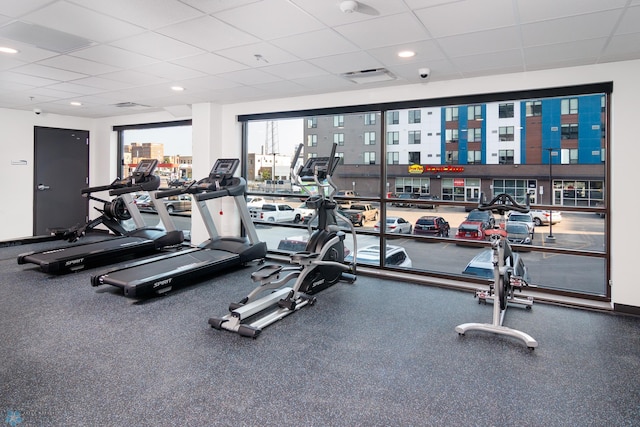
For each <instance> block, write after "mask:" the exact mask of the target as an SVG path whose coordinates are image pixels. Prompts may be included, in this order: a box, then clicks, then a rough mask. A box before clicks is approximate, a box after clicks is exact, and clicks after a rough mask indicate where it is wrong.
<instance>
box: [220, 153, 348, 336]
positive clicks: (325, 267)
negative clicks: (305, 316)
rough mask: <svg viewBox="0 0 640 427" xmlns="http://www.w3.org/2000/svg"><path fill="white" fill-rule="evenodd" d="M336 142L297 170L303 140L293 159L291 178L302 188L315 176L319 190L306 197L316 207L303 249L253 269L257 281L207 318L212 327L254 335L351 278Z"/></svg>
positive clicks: (242, 334) (254, 279) (253, 276)
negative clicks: (337, 197)
mask: <svg viewBox="0 0 640 427" xmlns="http://www.w3.org/2000/svg"><path fill="white" fill-rule="evenodd" d="M336 147H337V145H336V144H334V145H333V148H332V151H331V155H330V156H329V157H312V158H309V159H308V160H307V161H306V162H305V164H304V165H303V166H302V167H300V169H299V170H298V171H297V172H296V171H295V165H296V163H297V159H298V157H299V156H300V152H301V151H302V145H300V146H298V149H297V151H296V154H295V156H294V158H293V162H292V165H291V176H292V178H293V179H294V182H295V183H296V184H299V185H300V187H301V188H305V189H306V187H305V186H304V185H302V181H307V182H309V181H313V182H315V184H316V185H317V187H318V189H319V191H318V194H315V195H312V196H310V197H309V198H308V199H307V201H306V203H307V206H310V207H312V208H313V209H315V213H314V214H313V216H312V217H311V219H310V220H309V225H308V229H309V231H310V232H311V229H312V222H313V221H314V220H315V218H317V219H318V226H317V229H316V230H315V231H313V233H311V235H310V237H309V240H308V242H307V246H306V248H305V251H302V252H297V253H294V254H292V255H291V256H290V262H291V265H290V266H282V265H275V264H267V265H263V266H262V267H261V268H259V269H258V270H257V271H255V272H254V273H252V274H251V279H252V280H253V282H255V283H258V284H259V285H258V286H257V287H256V288H255V289H254V290H253V291H252V292H251V293H249V295H247V296H246V297H245V298H243V299H242V300H241V301H240V302H238V303H233V304H231V305H230V306H229V311H230V313H229V314H227V315H225V316H222V317H211V318H210V319H209V325H211V327H212V328H215V329H218V330H223V329H224V330H228V331H231V332H236V333H238V334H240V335H241V336H245V337H251V338H257V337H258V335H259V334H260V333H261V332H262V329H264V328H265V327H267V326H269V325H271V324H273V323H275V322H276V321H278V320H280V319H282V318H284V317H286V316H288V315H289V314H292V313H294V312H296V311H297V310H299V309H301V308H302V307H305V306H306V305H313V304H314V303H315V302H316V297H315V296H314V295H315V294H316V293H318V292H320V291H321V290H323V289H326V288H328V287H329V286H331V285H333V284H335V283H337V282H339V281H345V282H347V283H353V282H355V280H356V266H355V260H354V261H353V262H352V263H351V264H345V262H344V259H345V246H344V240H345V237H346V234H345V232H344V231H341V230H340V229H339V227H338V219H339V220H341V221H343V222H345V223H346V224H348V225H349V228H350V230H351V233H352V236H353V244H354V251H356V232H355V228H354V227H353V224H351V222H350V221H349V219H347V218H345V217H344V216H342V215H340V214H339V213H338V212H337V210H336V206H337V204H336V202H335V201H334V199H333V196H334V194H335V192H336V191H337V186H336V185H335V184H334V183H333V181H332V179H331V175H332V174H333V171H334V170H335V167H336V166H337V163H338V160H339V159H338V158H336V157H335V151H336ZM325 189H330V191H329V195H328V197H326V196H325V195H324V193H325ZM354 258H355V257H354ZM290 281H294V283H293V285H292V286H290V287H287V286H284V285H285V284H287V283H288V282H290ZM265 294H266V295H265Z"/></svg>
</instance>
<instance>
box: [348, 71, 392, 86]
mask: <svg viewBox="0 0 640 427" xmlns="http://www.w3.org/2000/svg"><path fill="white" fill-rule="evenodd" d="M341 76H342V77H344V78H345V79H347V80H351V81H352V82H354V83H358V84H364V83H378V82H387V81H391V80H395V79H396V76H394V75H393V74H392V73H391V71H389V70H387V69H386V68H372V69H371V70H360V71H350V72H348V73H342V74H341Z"/></svg>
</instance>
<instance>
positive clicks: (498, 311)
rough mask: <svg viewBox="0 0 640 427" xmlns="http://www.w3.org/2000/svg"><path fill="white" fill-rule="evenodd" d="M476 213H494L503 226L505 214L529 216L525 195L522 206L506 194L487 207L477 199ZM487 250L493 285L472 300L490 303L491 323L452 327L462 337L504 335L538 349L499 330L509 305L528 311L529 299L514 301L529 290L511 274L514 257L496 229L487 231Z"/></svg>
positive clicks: (502, 233) (513, 333)
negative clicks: (490, 255)
mask: <svg viewBox="0 0 640 427" xmlns="http://www.w3.org/2000/svg"><path fill="white" fill-rule="evenodd" d="M480 200H481V202H480V204H479V206H478V209H480V210H492V211H498V213H499V214H500V216H501V221H500V222H501V224H503V223H504V214H505V212H506V211H510V210H514V211H517V212H525V213H526V212H529V196H528V195H527V201H526V206H523V205H519V204H518V203H516V201H515V200H514V199H513V198H512V197H511V196H510V195H508V194H504V193H503V194H499V195H497V196H496V197H495V198H494V199H493V200H491V201H490V202H489V203H486V204H485V203H483V202H482V200H484V198H483V197H482V195H481V197H480ZM487 234H489V235H490V240H491V250H492V252H493V266H494V274H493V283H492V284H491V285H490V286H489V291H488V292H487V291H485V290H477V291H476V294H475V296H476V297H477V298H478V299H479V300H478V301H479V302H485V303H486V301H492V302H493V322H492V323H490V324H489V323H464V324H462V325H458V326H456V332H458V334H459V335H464V334H465V333H466V332H468V331H471V330H477V331H486V332H492V333H495V334H501V335H507V336H511V337H515V338H518V339H520V340H522V341H523V342H524V343H525V344H526V346H527V348H529V349H530V350H533V349H535V348H536V347H537V346H538V342H537V341H536V340H535V339H533V338H532V337H531V336H530V335H528V334H526V333H524V332H522V331H519V330H516V329H511V328H508V327H506V326H503V321H504V316H505V313H506V311H507V307H508V305H509V304H520V305H524V306H525V308H527V309H531V307H532V305H533V298H517V297H515V295H514V293H515V290H516V289H517V290H522V288H523V287H528V286H530V285H529V283H527V281H526V280H525V278H524V277H521V276H516V275H515V274H514V270H513V267H514V256H513V252H512V251H511V246H510V245H509V241H508V240H507V238H506V236H507V232H506V230H504V229H502V228H500V226H499V227H498V228H496V229H493V230H489V231H488V232H487Z"/></svg>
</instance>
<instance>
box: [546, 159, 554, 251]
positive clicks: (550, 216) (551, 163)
mask: <svg viewBox="0 0 640 427" xmlns="http://www.w3.org/2000/svg"><path fill="white" fill-rule="evenodd" d="M546 150H547V151H548V152H549V235H548V236H547V239H546V241H547V242H549V243H554V242H555V241H556V236H554V235H553V211H552V206H553V169H552V168H553V161H552V160H553V157H552V156H553V155H554V154H555V152H554V150H555V148H547V149H546Z"/></svg>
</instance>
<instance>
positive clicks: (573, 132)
mask: <svg viewBox="0 0 640 427" xmlns="http://www.w3.org/2000/svg"><path fill="white" fill-rule="evenodd" d="M560 139H578V125H577V124H576V123H572V124H564V125H562V126H561V132H560Z"/></svg>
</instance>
